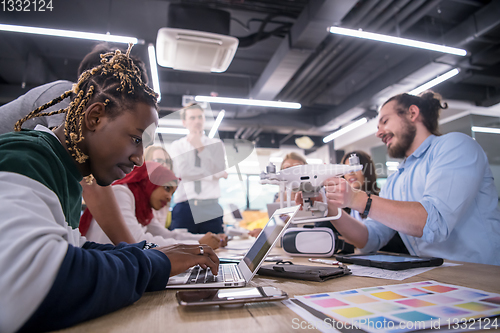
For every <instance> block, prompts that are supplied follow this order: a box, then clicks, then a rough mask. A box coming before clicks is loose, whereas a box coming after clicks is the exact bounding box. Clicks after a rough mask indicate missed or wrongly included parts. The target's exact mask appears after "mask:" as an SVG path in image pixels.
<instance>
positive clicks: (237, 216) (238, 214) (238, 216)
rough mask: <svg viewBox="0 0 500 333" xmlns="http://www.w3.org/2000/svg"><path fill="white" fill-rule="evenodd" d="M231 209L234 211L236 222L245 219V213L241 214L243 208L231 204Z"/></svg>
mask: <svg viewBox="0 0 500 333" xmlns="http://www.w3.org/2000/svg"><path fill="white" fill-rule="evenodd" d="M229 209H231V212H232V213H233V217H234V220H235V221H236V222H240V221H242V220H243V215H242V214H241V210H240V209H239V208H238V206H236V205H235V204H229Z"/></svg>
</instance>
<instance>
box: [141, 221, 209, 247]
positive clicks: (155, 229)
mask: <svg viewBox="0 0 500 333" xmlns="http://www.w3.org/2000/svg"><path fill="white" fill-rule="evenodd" d="M146 229H147V231H148V232H149V233H151V234H153V235H157V236H161V237H163V238H173V239H176V240H192V241H196V242H192V244H198V242H197V241H198V240H199V239H200V238H201V237H203V236H204V235H203V234H192V233H190V232H179V231H178V230H168V229H167V228H165V227H164V226H163V225H162V224H161V222H160V221H158V220H157V219H156V218H154V219H152V220H151V223H149V224H148V225H147V226H146ZM182 243H183V244H187V243H186V242H182Z"/></svg>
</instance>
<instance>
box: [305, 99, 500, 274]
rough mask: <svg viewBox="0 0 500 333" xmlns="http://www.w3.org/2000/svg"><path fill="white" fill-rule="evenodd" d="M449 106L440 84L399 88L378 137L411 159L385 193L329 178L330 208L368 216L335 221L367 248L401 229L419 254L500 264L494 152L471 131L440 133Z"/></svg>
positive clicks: (384, 108)
mask: <svg viewBox="0 0 500 333" xmlns="http://www.w3.org/2000/svg"><path fill="white" fill-rule="evenodd" d="M446 107H447V105H446V104H444V105H443V104H442V102H441V97H440V96H439V95H437V94H435V93H434V92H432V91H427V92H424V93H422V94H421V95H420V96H413V95H409V94H400V95H396V96H393V97H391V98H390V99H388V100H387V101H386V102H385V103H384V104H383V105H382V108H381V109H380V113H379V118H378V119H379V122H378V131H377V137H379V138H380V139H381V140H382V141H383V142H384V143H385V144H386V146H387V149H388V153H389V156H391V157H394V158H404V160H403V162H401V163H400V164H399V167H398V171H396V172H394V173H393V174H391V175H390V176H389V177H388V179H387V182H386V183H385V185H384V188H383V189H382V191H381V192H380V196H371V195H370V194H369V193H366V192H364V191H354V190H353V188H352V187H351V186H350V185H349V183H348V182H347V181H346V180H345V179H343V178H335V177H334V178H331V179H328V180H327V182H326V196H327V199H328V207H329V214H330V212H331V213H336V212H337V207H351V208H352V209H355V210H357V211H359V212H363V213H364V215H367V216H368V219H367V220H366V221H364V222H360V221H358V220H356V219H354V218H352V217H351V216H349V215H348V214H342V216H341V218H340V219H338V220H335V221H332V224H333V225H334V226H335V228H337V230H339V232H341V233H342V235H343V236H344V237H345V238H346V239H347V240H348V241H349V242H350V243H352V244H354V245H355V246H356V247H358V248H359V249H360V251H361V252H362V253H366V252H372V251H377V250H379V249H380V248H381V247H382V246H384V245H385V244H386V243H387V242H388V241H389V240H390V239H391V238H392V237H393V236H394V234H396V233H399V235H400V236H401V239H402V240H403V242H404V244H405V246H406V248H407V249H408V251H409V252H410V254H412V255H416V256H425V257H440V258H444V259H448V260H459V261H467V262H477V263H483V264H493V265H500V257H498V255H497V253H499V252H500V211H499V210H498V207H497V205H498V192H497V189H496V188H495V184H494V182H493V175H492V173H491V170H490V167H489V164H488V159H487V157H486V154H485V153H484V151H483V149H482V148H481V146H480V145H479V144H478V143H477V142H476V141H474V140H473V139H472V138H471V137H469V136H467V135H465V134H462V133H448V134H445V135H440V133H439V131H438V119H439V113H440V110H441V109H444V108H446ZM298 201H299V202H300V198H299V200H298Z"/></svg>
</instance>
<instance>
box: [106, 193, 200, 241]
mask: <svg viewBox="0 0 500 333" xmlns="http://www.w3.org/2000/svg"><path fill="white" fill-rule="evenodd" d="M112 188H113V192H114V194H115V197H116V201H117V202H118V206H119V207H120V211H121V213H122V216H123V219H124V220H125V224H126V225H127V227H128V229H129V230H130V233H131V234H132V237H134V239H135V241H136V242H140V241H143V240H145V241H147V242H151V243H156V244H158V245H160V246H166V245H173V244H177V243H186V242H179V241H178V240H176V239H175V238H169V237H164V236H162V235H157V234H153V233H151V232H150V230H148V228H147V227H144V226H143V225H142V224H140V223H139V221H138V220H137V217H136V216H135V199H134V194H133V193H132V191H130V189H129V188H128V186H126V185H113V186H112ZM153 221H156V220H155V219H153V220H152V222H151V223H153ZM151 223H150V224H151ZM156 224H159V222H158V221H156ZM163 229H165V228H163ZM165 230H166V229H165ZM196 244H197V243H196Z"/></svg>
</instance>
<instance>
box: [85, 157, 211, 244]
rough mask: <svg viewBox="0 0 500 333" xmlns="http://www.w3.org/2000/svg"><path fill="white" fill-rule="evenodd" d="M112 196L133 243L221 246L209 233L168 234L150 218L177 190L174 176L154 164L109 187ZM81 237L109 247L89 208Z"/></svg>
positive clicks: (168, 232) (134, 171) (159, 223)
mask: <svg viewBox="0 0 500 333" xmlns="http://www.w3.org/2000/svg"><path fill="white" fill-rule="evenodd" d="M112 185H113V186H112V188H113V192H114V194H115V197H116V200H117V201H118V205H119V207H120V210H121V213H122V215H123V218H124V219H125V223H126V225H127V227H128V228H129V230H130V232H131V233H132V236H133V237H134V239H135V240H136V242H140V241H143V240H146V241H147V242H152V243H156V244H158V245H160V246H165V245H172V244H176V243H183V244H206V245H209V246H210V247H212V248H213V249H216V248H218V247H219V246H220V245H221V241H220V237H219V236H217V235H215V234H212V233H211V232H209V233H207V234H205V235H195V234H191V233H187V232H179V231H175V230H174V231H171V230H168V229H166V228H165V227H164V223H163V224H162V223H161V222H160V221H158V220H157V219H156V218H155V217H154V214H153V209H154V210H160V209H161V208H163V207H165V206H167V205H168V204H169V203H170V200H171V199H172V194H173V193H174V192H175V190H176V188H177V178H176V177H175V175H174V173H173V172H172V171H170V170H169V169H167V168H166V167H164V166H162V165H161V164H159V163H157V162H152V161H148V162H145V163H144V164H143V165H142V166H140V167H135V168H134V170H133V171H132V172H131V173H129V174H128V175H127V176H125V178H123V179H120V180H117V181H115V182H114V183H113V184H112ZM79 228H80V233H81V234H82V235H83V236H85V237H87V239H88V240H89V241H92V242H96V243H111V240H110V239H109V238H108V237H107V236H106V234H105V233H104V232H103V231H102V229H101V228H100V227H99V225H98V224H97V223H96V221H95V220H94V219H93V218H92V214H91V213H90V211H89V210H88V208H87V209H86V210H85V212H84V213H83V215H82V217H81V219H80V226H79Z"/></svg>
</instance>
